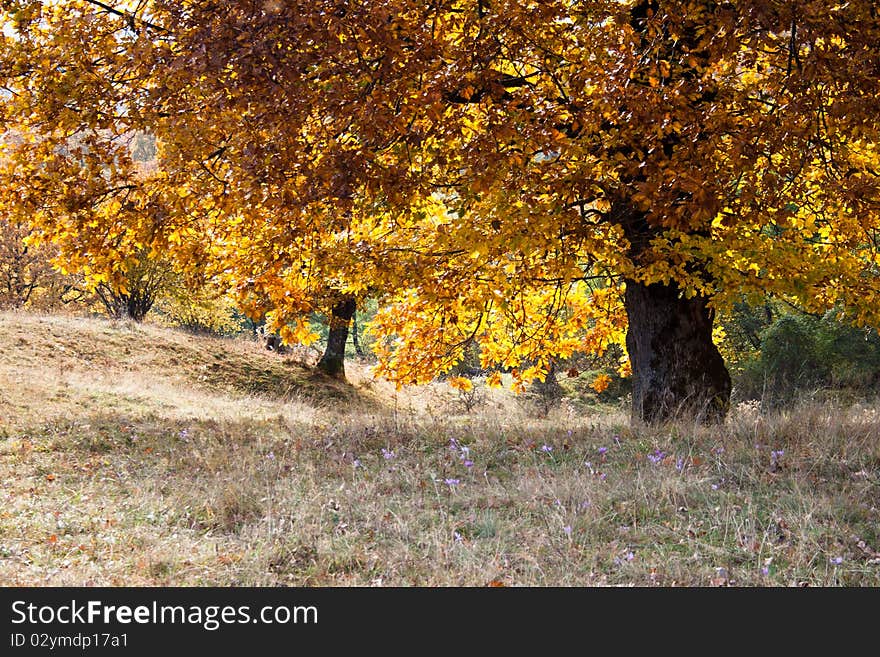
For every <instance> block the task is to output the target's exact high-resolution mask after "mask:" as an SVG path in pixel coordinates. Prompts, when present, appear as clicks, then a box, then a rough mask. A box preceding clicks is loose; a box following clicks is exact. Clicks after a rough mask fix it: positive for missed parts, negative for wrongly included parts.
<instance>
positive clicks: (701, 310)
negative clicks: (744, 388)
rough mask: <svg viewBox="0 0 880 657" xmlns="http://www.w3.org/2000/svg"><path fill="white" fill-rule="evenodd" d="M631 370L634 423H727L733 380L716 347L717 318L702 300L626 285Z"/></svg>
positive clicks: (665, 288) (673, 290)
mask: <svg viewBox="0 0 880 657" xmlns="http://www.w3.org/2000/svg"><path fill="white" fill-rule="evenodd" d="M624 302H625V306H626V313H627V317H628V319H629V329H628V330H627V334H626V348H627V351H628V352H629V357H630V361H631V363H632V370H633V401H632V417H633V421H634V422H635V421H642V422H647V423H650V424H657V423H660V422H664V421H666V420H671V419H675V418H696V419H697V420H699V421H701V422H703V423H706V424H709V423H713V422H720V421H723V420H724V417H725V415H726V414H727V410H728V407H729V405H730V389H731V383H730V375H729V374H728V372H727V368H726V367H725V366H724V359H723V358H722V357H721V354H720V353H718V349H717V348H716V347H715V345H714V343H713V342H712V323H713V320H714V312H713V311H712V310H711V309H710V308H708V307H707V305H706V302H707V300H706V299H705V298H704V297H694V298H691V299H685V298H683V297H682V296H680V294H679V289H678V287H677V286H676V285H675V284H669V285H664V284H660V283H654V284H651V285H645V284H644V283H637V282H635V281H631V280H627V281H626V296H625V300H624Z"/></svg>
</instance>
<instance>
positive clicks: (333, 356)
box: [318, 297, 357, 379]
mask: <svg viewBox="0 0 880 657" xmlns="http://www.w3.org/2000/svg"><path fill="white" fill-rule="evenodd" d="M356 309H357V302H356V301H355V299H354V297H345V298H343V299H342V300H341V301H339V302H338V303H337V304H336V305H335V306H333V311H332V312H331V315H330V335H329V336H328V337H327V348H326V349H325V350H324V355H323V356H321V360H319V361H318V369H319V370H321V371H322V372H324V373H325V374H329V375H330V376H335V377H338V378H341V379H344V378H345V343H346V342H347V341H348V327H349V325H350V324H351V318H352V317H354V313H355V310H356Z"/></svg>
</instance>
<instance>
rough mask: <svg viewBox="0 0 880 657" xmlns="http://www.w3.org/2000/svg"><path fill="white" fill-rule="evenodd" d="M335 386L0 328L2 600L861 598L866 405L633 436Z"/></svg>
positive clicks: (503, 410) (876, 469)
mask: <svg viewBox="0 0 880 657" xmlns="http://www.w3.org/2000/svg"><path fill="white" fill-rule="evenodd" d="M348 367H349V374H350V379H351V381H352V384H351V385H344V384H339V383H336V382H331V381H328V380H327V379H325V378H322V377H316V376H314V375H313V374H312V373H311V371H309V370H308V369H306V368H304V367H302V366H300V365H299V364H297V363H296V362H295V361H294V360H293V359H291V358H288V359H287V360H285V359H284V358H282V357H279V356H277V355H275V354H272V353H268V352H266V351H265V350H262V349H260V348H259V345H258V344H257V343H251V342H248V341H234V340H220V339H211V338H203V337H198V338H197V337H193V336H190V335H187V334H185V333H180V332H175V331H171V330H168V329H160V328H157V327H152V326H146V325H145V326H137V325H129V324H119V323H113V322H108V321H102V320H95V319H88V320H86V319H74V318H64V317H49V316H34V315H21V314H9V313H7V314H0V482H2V488H0V496H2V506H0V584H3V585H28V586H42V585H86V584H94V585H134V586H140V585H169V586H179V585H218V586H240V585H258V586H263V585H268V586H273V585H302V586H361V585H426V586H460V585H477V586H482V585H487V584H504V585H535V586H549V585H558V586H587V585H635V586H651V585H663V586H671V585H679V586H706V585H734V586H797V585H812V586H816V585H822V586H877V585H880V413H878V408H877V407H874V406H871V407H846V408H844V407H835V406H833V405H830V404H825V405H812V406H803V407H801V408H799V409H798V410H797V411H791V412H787V413H783V414H774V415H762V414H761V413H760V412H758V410H757V409H755V408H754V407H742V408H740V409H737V411H736V412H735V413H734V414H733V415H732V417H731V419H730V420H729V421H728V423H727V424H726V425H725V426H723V427H716V428H702V427H693V426H674V427H667V428H664V429H644V428H642V429H633V428H630V427H629V426H628V424H627V422H626V419H625V417H624V416H623V415H622V414H620V413H616V414H615V413H613V412H601V413H600V412H599V411H598V410H596V409H573V408H567V409H566V408H563V409H559V410H556V411H553V412H552V413H551V414H550V415H549V417H547V418H542V419H536V418H530V417H528V415H527V412H526V407H523V406H522V405H521V404H518V403H517V402H516V401H515V400H512V399H510V398H508V397H506V396H505V395H497V394H494V393H493V395H492V396H490V397H489V398H488V399H487V401H486V402H485V403H484V404H482V405H481V406H479V407H478V408H476V409H475V410H473V411H472V412H471V413H470V414H464V415H453V414H451V413H450V412H449V409H451V408H454V405H453V404H452V401H453V396H452V394H451V393H450V392H449V391H448V390H447V389H446V388H445V387H444V386H442V385H439V384H437V385H433V386H428V387H425V388H420V389H416V390H407V391H402V392H400V393H397V392H395V391H394V389H393V387H392V386H389V385H387V384H385V383H383V382H379V381H372V380H371V379H370V377H369V375H368V372H367V371H366V370H365V369H364V368H361V367H358V366H357V365H356V364H350V365H349V366H348ZM780 452H781V454H780ZM466 461H468V462H472V465H470V466H469V464H468V463H466Z"/></svg>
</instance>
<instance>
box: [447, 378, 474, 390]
mask: <svg viewBox="0 0 880 657" xmlns="http://www.w3.org/2000/svg"><path fill="white" fill-rule="evenodd" d="M449 385H450V386H452V387H453V388H455V389H456V390H461V391H463V392H469V391H470V390H473V388H474V384H473V383H472V382H471V380H470V379H466V378H464V377H463V376H453V377H452V378H451V379H449Z"/></svg>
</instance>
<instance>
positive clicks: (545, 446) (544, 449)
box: [541, 444, 553, 454]
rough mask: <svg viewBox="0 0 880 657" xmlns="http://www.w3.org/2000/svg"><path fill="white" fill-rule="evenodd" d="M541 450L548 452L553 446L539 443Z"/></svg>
mask: <svg viewBox="0 0 880 657" xmlns="http://www.w3.org/2000/svg"><path fill="white" fill-rule="evenodd" d="M541 451H542V452H545V453H547V454H549V453H550V452H552V451H553V448H552V447H550V445H547V444H544V445H541Z"/></svg>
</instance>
